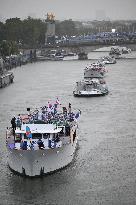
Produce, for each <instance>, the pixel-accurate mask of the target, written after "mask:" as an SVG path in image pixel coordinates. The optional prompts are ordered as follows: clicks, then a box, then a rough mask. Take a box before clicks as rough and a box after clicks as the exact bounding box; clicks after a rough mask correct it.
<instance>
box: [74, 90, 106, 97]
mask: <svg viewBox="0 0 136 205" xmlns="http://www.w3.org/2000/svg"><path fill="white" fill-rule="evenodd" d="M107 94H108V91H107V92H104V93H91V92H90V93H85V92H84V93H83V92H80V93H79V92H73V95H74V96H75V97H99V96H104V95H107Z"/></svg>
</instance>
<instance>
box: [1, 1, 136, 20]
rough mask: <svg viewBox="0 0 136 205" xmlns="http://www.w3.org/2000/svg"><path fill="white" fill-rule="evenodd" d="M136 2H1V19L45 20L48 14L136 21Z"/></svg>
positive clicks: (62, 17) (60, 17)
mask: <svg viewBox="0 0 136 205" xmlns="http://www.w3.org/2000/svg"><path fill="white" fill-rule="evenodd" d="M135 10H136V0H0V18H4V19H7V18H12V17H20V18H26V17H27V16H29V15H30V16H33V17H36V18H44V17H45V14H46V13H47V12H49V13H50V12H52V13H54V14H55V17H56V19H58V20H61V19H69V18H72V19H73V20H75V19H79V20H80V19H85V20H86V19H87V20H89V19H90V20H92V19H96V15H97V17H102V18H104V17H109V18H110V19H111V20H112V19H125V20H128V19H136V11H135Z"/></svg>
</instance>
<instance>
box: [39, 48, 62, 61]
mask: <svg viewBox="0 0 136 205" xmlns="http://www.w3.org/2000/svg"><path fill="white" fill-rule="evenodd" d="M36 58H37V60H39V61H44V60H50V61H60V60H63V58H64V55H63V54H62V52H61V51H57V50H49V51H48V52H46V53H45V54H43V55H41V54H40V55H39V54H38V55H37V56H36Z"/></svg>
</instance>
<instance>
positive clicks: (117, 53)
mask: <svg viewBox="0 0 136 205" xmlns="http://www.w3.org/2000/svg"><path fill="white" fill-rule="evenodd" d="M109 55H110V56H111V57H113V58H115V59H119V58H121V51H120V49H119V48H118V47H112V48H111V50H110V52H109Z"/></svg>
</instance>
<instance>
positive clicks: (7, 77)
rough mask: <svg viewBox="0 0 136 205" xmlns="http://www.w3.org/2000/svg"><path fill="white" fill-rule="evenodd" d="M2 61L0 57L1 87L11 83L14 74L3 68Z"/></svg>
mask: <svg viewBox="0 0 136 205" xmlns="http://www.w3.org/2000/svg"><path fill="white" fill-rule="evenodd" d="M3 64H4V61H3V59H2V58H0V88H3V87H5V86H7V85H9V84H11V83H13V79H14V75H13V72H10V71H7V70H6V69H4V65H3Z"/></svg>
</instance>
